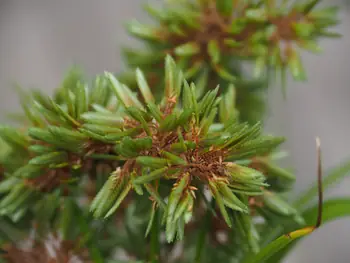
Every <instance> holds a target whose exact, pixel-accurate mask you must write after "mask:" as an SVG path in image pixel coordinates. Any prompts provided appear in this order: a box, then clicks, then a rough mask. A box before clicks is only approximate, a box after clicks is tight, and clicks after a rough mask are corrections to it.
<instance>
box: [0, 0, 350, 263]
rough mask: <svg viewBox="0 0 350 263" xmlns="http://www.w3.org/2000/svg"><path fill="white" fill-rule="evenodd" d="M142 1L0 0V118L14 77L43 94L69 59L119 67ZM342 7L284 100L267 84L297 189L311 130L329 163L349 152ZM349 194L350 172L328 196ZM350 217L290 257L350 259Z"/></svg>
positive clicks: (349, 82)
mask: <svg viewBox="0 0 350 263" xmlns="http://www.w3.org/2000/svg"><path fill="white" fill-rule="evenodd" d="M146 2H154V3H157V2H158V3H160V2H161V1H160V0H158V1H156V0H153V1H145V0H143V1H142V0H129V1H117V0H99V1H96V0H74V1H72V0H60V1H54V0H0V92H1V93H0V113H1V114H0V121H1V122H4V121H6V119H5V117H4V113H5V112H10V111H14V110H17V109H19V104H18V100H17V95H16V93H15V92H14V90H13V84H14V83H19V84H20V85H21V86H22V87H23V88H33V87H35V88H40V89H42V90H45V92H47V93H48V94H50V93H51V92H52V90H53V89H55V88H56V87H57V86H58V85H59V84H60V81H61V80H62V78H63V76H64V74H65V73H66V72H67V70H68V69H69V68H70V67H71V66H72V65H74V64H76V65H79V66H81V67H82V68H83V69H84V71H85V72H86V74H87V75H89V76H93V75H94V74H96V73H101V72H103V71H104V70H109V71H120V70H121V69H122V68H123V64H122V62H121V57H120V53H119V47H120V46H121V45H134V44H135V42H136V41H135V40H134V39H131V38H130V37H128V36H127V34H126V32H125V30H124V28H123V25H124V23H125V22H126V21H128V20H130V19H132V18H137V19H138V20H140V21H145V22H146V21H149V18H148V17H146V15H145V14H144V12H143V11H142V4H143V3H146ZM323 2H324V4H339V5H340V6H341V12H340V19H341V21H342V22H341V24H340V25H339V26H338V27H337V31H338V32H339V33H342V34H343V38H342V39H336V40H324V41H323V42H322V43H321V46H322V47H323V49H324V52H323V54H321V55H318V56H316V55H313V54H304V57H303V61H304V63H305V67H306V70H307V72H308V81H307V82H305V83H295V82H293V81H289V84H288V92H287V99H286V100H284V99H283V97H282V93H281V89H280V87H271V89H270V94H269V104H270V106H269V113H268V116H267V121H266V130H267V131H269V132H271V133H274V134H276V135H285V136H286V137H287V138H288V142H287V143H286V144H285V148H286V149H288V150H289V152H290V157H289V158H288V166H290V167H292V168H293V169H294V170H295V172H296V174H297V182H296V189H295V192H300V191H302V190H303V189H305V188H307V186H308V185H310V184H312V183H314V182H315V181H316V153H315V136H319V137H320V138H321V142H322V150H323V165H324V168H325V169H327V168H329V167H332V166H335V165H336V164H337V163H340V162H342V161H344V160H346V159H350V138H349V136H350V134H349V130H350V118H349V114H350V103H349V99H350V53H349V49H350V30H349V28H350V8H349V7H348V6H347V5H346V3H345V2H346V1H344V0H342V1H334V0H328V1H327V0H324V1H323ZM338 195H339V196H340V195H348V196H349V195H350V178H348V179H347V180H345V181H343V182H342V183H341V184H340V185H339V186H337V187H335V188H333V189H332V190H331V191H330V192H327V194H326V197H327V196H338ZM349 240H350V220H349V219H343V220H338V221H336V222H332V223H330V224H328V225H326V226H324V227H323V228H322V229H320V230H317V231H316V232H315V233H314V234H313V235H311V236H309V237H307V238H305V239H304V240H303V241H302V242H301V243H300V244H299V245H298V247H297V249H295V250H294V252H293V253H292V254H291V255H290V256H289V258H288V260H287V262H288V263H304V262H305V263H306V262H318V263H330V262H334V263H348V262H350V249H349V244H350V241H349Z"/></svg>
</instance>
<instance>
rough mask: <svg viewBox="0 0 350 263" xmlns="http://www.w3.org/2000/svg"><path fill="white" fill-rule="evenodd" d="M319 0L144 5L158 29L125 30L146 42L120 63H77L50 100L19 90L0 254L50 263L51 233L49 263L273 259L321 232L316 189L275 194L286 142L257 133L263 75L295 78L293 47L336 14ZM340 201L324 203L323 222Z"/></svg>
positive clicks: (5, 169) (1, 164) (282, 178)
mask: <svg viewBox="0 0 350 263" xmlns="http://www.w3.org/2000/svg"><path fill="white" fill-rule="evenodd" d="M318 2H319V1H308V2H302V3H299V2H296V3H293V4H292V5H286V4H283V3H281V4H278V5H275V4H274V3H275V1H240V0H200V1H191V0H182V1H172V2H171V1H169V3H167V5H168V6H167V7H166V9H164V10H157V9H154V8H153V7H152V6H146V8H145V9H146V10H147V12H148V13H149V14H150V15H151V16H153V17H154V18H155V19H156V20H157V21H158V22H159V24H158V25H156V26H152V27H149V26H147V25H144V24H141V23H139V22H136V21H134V22H132V23H130V24H128V31H129V32H130V33H131V34H132V35H134V36H136V37H138V38H140V39H142V40H143V41H144V42H145V43H146V45H147V48H148V50H145V51H142V52H139V51H135V50H130V49H129V50H124V55H125V58H126V61H127V64H128V65H129V66H130V67H131V71H132V72H131V71H130V72H129V71H128V72H125V73H123V74H117V75H114V74H112V73H110V72H105V73H104V74H101V75H98V76H96V77H94V78H93V80H92V81H87V80H86V78H85V77H84V76H83V74H82V73H81V72H80V71H79V70H78V69H77V68H73V69H72V70H71V71H70V72H69V73H68V74H67V76H66V78H65V79H64V80H63V82H62V84H61V85H60V86H59V88H58V89H57V90H56V91H55V93H54V95H53V96H52V97H49V96H46V95H44V94H42V93H41V92H40V91H38V90H32V91H29V92H24V91H22V92H21V93H20V99H21V105H22V108H23V112H24V119H25V120H26V121H25V123H23V125H22V127H21V128H13V127H9V126H1V127H0V245H1V248H2V250H3V252H4V254H3V255H1V256H0V262H6V263H17V262H26V263H27V262H28V263H31V262H38V263H40V262H43V263H44V262H49V260H50V262H52V260H53V259H52V258H50V255H49V253H48V250H47V249H45V247H46V246H47V244H49V243H50V242H49V241H48V239H50V238H53V239H54V242H55V243H56V244H60V247H59V248H54V251H55V253H56V255H55V260H57V262H61V261H60V258H61V259H62V258H65V259H67V260H69V259H70V258H71V257H73V256H74V257H77V258H79V259H80V260H81V261H82V262H97V263H100V262H129V263H130V262H157V263H163V262H175V263H180V262H181V263H186V262H198V263H199V262H203V263H207V262H208V263H211V262H263V261H264V260H266V262H278V261H279V260H281V259H282V258H283V257H284V256H285V254H286V253H287V252H288V251H289V250H290V249H291V248H292V246H287V245H288V244H289V243H291V242H293V244H294V243H295V240H296V239H297V238H299V237H302V236H304V235H307V234H309V233H311V232H312V231H313V230H314V229H315V227H318V226H319V224H317V225H316V226H315V227H314V224H315V221H316V220H315V215H317V214H318V213H319V206H318V207H317V209H316V208H309V209H306V205H308V204H309V203H310V202H312V200H313V198H314V197H315V196H316V194H320V191H319V186H317V187H312V188H310V190H308V191H307V192H306V193H305V194H303V195H301V196H300V197H299V198H295V199H296V200H297V201H295V202H294V205H293V204H291V203H290V202H289V201H288V200H287V199H286V198H285V194H286V193H288V191H289V190H290V189H291V188H292V187H293V183H294V181H295V179H296V178H295V176H294V174H293V173H291V172H290V171H288V170H286V169H284V168H282V167H280V166H279V165H278V163H277V162H276V161H277V159H279V158H280V157H281V156H282V155H283V154H281V152H279V151H278V147H279V146H280V145H281V144H282V143H283V142H284V138H282V137H275V136H272V135H266V134H264V133H263V131H262V125H261V122H262V121H263V113H264V109H265V98H264V96H265V91H266V88H267V87H268V84H269V82H268V80H269V79H270V74H271V72H272V73H274V74H278V75H279V74H281V76H282V78H284V77H285V72H286V70H287V69H288V68H289V71H290V72H291V74H292V75H293V77H294V79H296V80H304V79H305V78H306V73H305V70H304V68H303V65H302V63H301V60H300V55H299V51H298V50H299V49H300V48H302V49H306V50H311V51H317V52H318V51H319V47H318V46H317V44H316V40H317V39H318V38H320V37H333V36H335V35H334V34H333V33H330V32H328V31H327V30H328V28H329V27H330V26H332V25H335V24H336V23H337V20H336V19H335V15H336V9H334V8H325V9H316V8H315V6H316V4H317V3H318ZM284 3H286V1H284ZM246 61H248V62H253V63H255V69H254V70H251V71H252V73H251V74H250V72H249V74H248V73H247V72H246V71H245V70H243V68H244V66H245V63H246ZM348 166H349V164H348V163H345V164H343V165H342V166H339V167H338V168H336V169H335V170H333V171H332V172H331V173H330V174H329V176H327V177H326V178H325V179H324V180H323V184H324V188H327V187H328V186H331V185H333V184H334V183H335V182H339V180H340V179H342V178H343V177H344V176H345V175H347V174H348V170H349V167H348ZM348 205H349V204H348V200H347V199H346V198H344V199H339V200H331V201H327V202H326V203H325V204H324V208H325V209H324V210H325V213H323V220H324V221H325V222H327V221H330V220H333V219H336V218H338V217H343V216H348V212H346V211H349V209H348ZM295 229H297V230H295ZM298 229H299V230H298ZM286 233H289V234H286ZM25 239H28V240H31V241H32V242H33V244H34V246H33V247H31V248H30V249H29V250H28V251H24V250H23V249H22V248H21V247H20V246H18V243H19V241H21V240H25ZM179 246H181V247H180V249H179ZM176 251H180V252H181V253H177V254H178V255H177V254H176V253H175V252H176ZM116 252H117V253H116ZM116 254H117V257H115V255H116ZM120 254H125V255H126V257H127V258H128V259H127V261H123V260H124V258H123V257H120V258H119V255H120ZM169 255H177V256H175V257H174V258H171V256H169ZM55 262H56V261H55Z"/></svg>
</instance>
